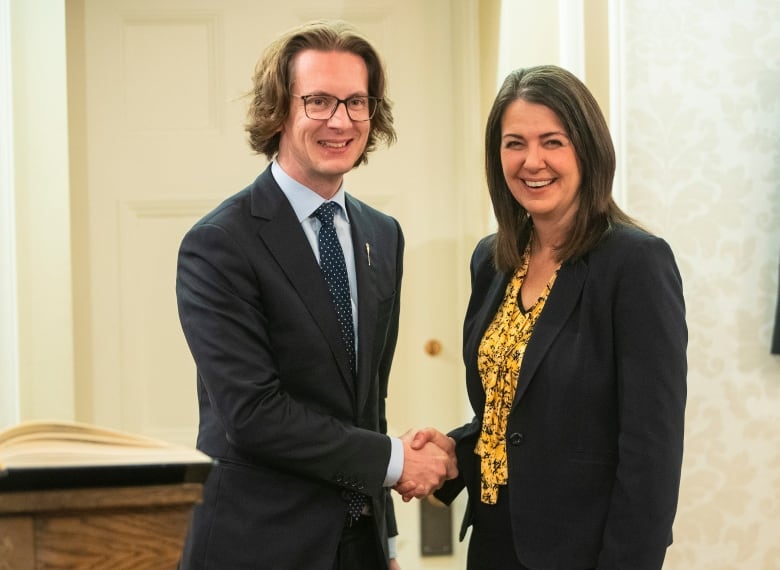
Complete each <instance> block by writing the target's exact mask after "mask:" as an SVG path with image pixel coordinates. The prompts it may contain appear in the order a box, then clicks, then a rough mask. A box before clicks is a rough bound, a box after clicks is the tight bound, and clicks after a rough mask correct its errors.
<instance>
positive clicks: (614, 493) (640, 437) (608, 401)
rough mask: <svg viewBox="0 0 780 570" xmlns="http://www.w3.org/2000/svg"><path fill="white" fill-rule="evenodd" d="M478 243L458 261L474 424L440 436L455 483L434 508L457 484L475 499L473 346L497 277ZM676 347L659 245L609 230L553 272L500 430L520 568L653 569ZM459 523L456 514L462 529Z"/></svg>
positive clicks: (672, 446) (664, 500) (667, 492)
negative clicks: (454, 467)
mask: <svg viewBox="0 0 780 570" xmlns="http://www.w3.org/2000/svg"><path fill="white" fill-rule="evenodd" d="M492 247H493V237H492V236H491V237H488V238H485V239H483V240H482V241H481V242H480V243H479V244H478V245H477V248H476V250H475V251H474V254H473V257H472V261H471V276H472V293H471V300H470V302H469V305H468V309H467V312H466V318H465V325H464V347H463V354H464V359H465V364H466V387H467V390H468V395H469V399H470V401H471V405H472V407H473V410H474V413H475V419H474V420H473V421H472V422H471V423H470V424H467V425H465V426H463V427H462V428H459V429H457V430H455V431H453V432H452V433H451V435H452V436H453V437H455V439H456V441H457V454H458V463H459V468H460V477H459V479H456V480H453V481H451V482H448V483H447V484H445V486H444V487H443V488H442V489H441V490H440V491H439V492H438V493H437V496H438V497H439V498H441V499H443V500H444V501H446V502H449V501H451V500H452V499H453V498H454V496H455V495H456V494H457V493H458V492H459V491H460V488H462V487H463V486H464V485H465V486H467V487H468V490H469V501H470V502H471V501H479V481H480V474H479V458H478V457H477V456H476V455H475V454H474V445H475V443H476V439H477V437H478V434H479V431H480V425H481V420H482V414H483V411H484V406H485V394H484V391H483V388H482V384H481V380H480V376H479V372H478V370H477V350H478V347H479V343H480V341H481V339H482V336H483V334H484V331H485V329H486V328H487V326H488V325H489V324H490V322H491V320H492V319H493V317H494V315H495V313H496V310H497V308H498V306H499V304H500V302H501V300H502V297H503V294H504V291H505V289H506V286H507V283H508V282H509V279H510V277H511V275H505V274H501V273H497V272H496V270H495V268H494V266H493V261H492V260H493V256H492ZM686 346H687V328H686V324H685V307H684V301H683V294H682V284H681V279H680V274H679V272H678V270H677V266H676V264H675V261H674V257H673V255H672V252H671V250H670V248H669V246H668V245H667V244H666V242H664V241H663V240H661V239H659V238H656V237H653V236H650V235H648V234H646V233H644V232H641V231H639V230H635V229H629V228H617V229H614V230H613V231H611V232H610V233H609V234H608V235H607V236H606V237H605V239H604V240H603V241H602V242H601V244H600V245H599V246H598V247H596V248H595V249H594V250H593V251H592V252H590V253H589V254H588V255H587V256H585V258H583V259H580V260H577V261H573V262H569V263H565V264H564V265H563V266H562V267H561V269H560V271H559V273H558V277H557V279H556V281H555V284H554V286H553V288H552V291H551V292H550V296H549V297H548V300H547V302H546V304H545V308H544V310H543V311H542V314H541V315H540V317H539V320H538V321H537V323H536V325H535V328H534V331H533V334H532V337H531V340H530V342H529V344H528V347H527V349H526V352H525V355H524V358H523V362H522V366H521V369H520V372H519V379H518V385H517V393H516V396H515V401H514V405H513V407H512V410H511V412H510V416H509V419H508V426H507V456H508V462H509V484H508V491H509V501H510V511H511V519H512V533H513V537H514V542H515V550H516V551H517V553H518V556H519V557H520V560H521V562H522V563H523V564H524V565H526V566H528V567H530V568H534V569H538V570H552V569H567V570H571V569H574V568H599V570H606V569H615V570H617V569H620V570H625V569H627V568H630V569H631V570H642V569H658V568H661V565H662V562H663V559H664V554H665V551H666V547H667V546H668V545H669V544H670V543H671V535H672V532H671V531H672V521H673V520H674V516H675V511H676V508H677V497H678V490H679V483H680V469H681V462H682V452H683V423H684V413H685V400H686V374H687V364H686ZM472 522H473V521H472V515H471V508H470V506H469V508H468V509H467V513H466V519H465V520H464V528H463V530H462V533H463V532H465V530H466V527H467V526H468V525H469V524H471V523H472ZM462 537H463V534H462V535H461V538H462Z"/></svg>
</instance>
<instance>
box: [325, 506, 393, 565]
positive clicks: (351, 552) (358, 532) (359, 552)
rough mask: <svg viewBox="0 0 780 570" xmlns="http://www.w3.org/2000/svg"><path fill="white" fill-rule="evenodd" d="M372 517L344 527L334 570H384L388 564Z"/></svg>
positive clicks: (362, 518)
mask: <svg viewBox="0 0 780 570" xmlns="http://www.w3.org/2000/svg"><path fill="white" fill-rule="evenodd" d="M383 559H384V551H383V550H382V547H381V546H380V544H379V539H378V538H377V535H376V530H375V529H374V520H373V518H372V517H368V516H365V517H360V519H359V520H358V521H357V522H356V523H353V524H352V525H351V526H349V525H346V526H344V532H343V533H342V535H341V541H340V542H339V548H338V551H337V552H336V561H335V563H334V564H333V570H384V569H385V568H387V563H386V562H385V561H384V560H383Z"/></svg>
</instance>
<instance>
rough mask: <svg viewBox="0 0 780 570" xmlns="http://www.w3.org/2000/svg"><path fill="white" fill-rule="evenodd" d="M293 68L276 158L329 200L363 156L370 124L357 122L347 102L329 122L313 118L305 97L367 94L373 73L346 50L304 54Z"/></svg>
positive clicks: (358, 57) (292, 174) (287, 170)
mask: <svg viewBox="0 0 780 570" xmlns="http://www.w3.org/2000/svg"><path fill="white" fill-rule="evenodd" d="M293 65H294V72H293V89H292V97H291V102H290V115H289V117H288V118H287V120H286V121H285V122H284V124H283V125H282V129H281V138H280V141H279V153H278V154H277V157H276V158H277V161H278V162H279V164H280V165H281V166H282V168H284V170H285V172H287V174H289V175H290V176H291V177H292V178H293V179H295V180H297V181H298V182H300V183H301V184H303V185H304V186H307V187H308V188H311V189H312V190H314V191H315V192H317V194H319V195H320V196H322V197H323V198H330V197H331V196H333V194H335V193H336V191H337V190H338V189H339V187H340V186H341V181H342V178H343V176H344V174H345V173H346V172H349V171H350V170H352V168H353V166H354V165H355V163H356V162H357V160H358V158H359V157H360V155H361V154H363V151H364V150H365V147H366V142H367V141H368V133H369V131H370V129H371V121H352V120H351V119H350V118H349V116H348V115H347V110H346V108H345V107H344V105H343V104H339V105H338V107H337V108H336V112H335V114H334V115H333V116H332V117H331V118H330V119H328V120H315V119H310V118H308V117H307V116H306V113H305V112H304V106H303V99H301V96H306V95H333V96H334V97H338V98H339V99H348V98H349V97H354V96H356V95H363V96H366V95H368V94H369V93H368V70H367V68H366V64H365V62H364V61H363V58H361V57H360V56H358V55H355V54H353V53H349V52H343V51H315V50H304V51H302V52H300V53H299V54H298V55H297V56H296V57H295V59H294V63H293Z"/></svg>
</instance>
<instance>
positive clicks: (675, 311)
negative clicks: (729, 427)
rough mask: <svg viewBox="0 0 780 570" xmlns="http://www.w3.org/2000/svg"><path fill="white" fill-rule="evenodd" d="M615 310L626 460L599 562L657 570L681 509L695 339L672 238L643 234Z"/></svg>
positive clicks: (622, 457) (622, 274)
mask: <svg viewBox="0 0 780 570" xmlns="http://www.w3.org/2000/svg"><path fill="white" fill-rule="evenodd" d="M613 309H614V312H613V327H614V329H613V330H614V347H615V352H614V355H615V363H616V371H617V384H618V385H617V396H618V409H619V412H618V423H619V425H618V430H619V432H618V433H619V435H618V456H619V463H618V467H617V476H616V481H615V485H614V489H613V492H612V497H611V502H610V508H609V512H608V518H607V521H606V526H605V530H604V540H603V549H602V552H601V554H600V557H599V564H598V568H599V569H600V570H606V569H615V570H617V569H624V568H632V569H634V570H643V569H647V570H650V569H654V570H657V569H659V568H661V566H662V564H663V559H664V555H665V552H666V548H667V546H668V545H669V544H670V543H671V534H672V523H673V521H674V517H675V512H676V509H677V499H678V491H679V484H680V471H681V465H682V454H683V428H684V416H685V401H686V375H687V361H686V347H687V340H688V339H687V327H686V323H685V305H684V300H683V291H682V281H681V278H680V274H679V272H678V269H677V266H676V264H675V261H674V257H673V254H672V251H671V249H670V248H669V246H668V245H667V244H666V242H664V241H663V240H661V239H659V238H651V239H648V240H643V241H642V242H641V243H640V244H639V245H638V247H636V248H635V250H634V251H631V252H630V253H629V255H627V256H626V257H625V259H624V260H623V268H622V270H620V271H619V276H618V278H617V284H616V288H615V296H614V305H613Z"/></svg>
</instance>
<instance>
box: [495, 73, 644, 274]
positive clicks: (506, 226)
mask: <svg viewBox="0 0 780 570" xmlns="http://www.w3.org/2000/svg"><path fill="white" fill-rule="evenodd" d="M517 100H523V101H527V102H528V103H535V104H538V105H544V106H545V107H548V108H549V109H550V110H552V111H553V113H555V115H556V116H557V117H558V120H559V121H560V122H561V125H562V126H563V129H564V130H565V131H566V135H567V136H568V137H569V140H571V143H572V146H573V147H574V153H575V154H576V156H577V163H578V165H579V168H580V174H581V181H580V187H579V188H578V190H577V192H578V196H579V207H578V209H577V213H576V214H575V216H574V220H573V222H572V227H571V228H570V230H569V234H568V236H567V237H566V238H565V240H564V242H563V243H560V244H558V247H557V248H556V249H557V256H558V260H559V261H568V260H571V259H575V258H579V257H582V256H583V255H585V254H586V253H587V252H589V251H590V250H591V249H593V248H594V247H595V246H596V244H598V242H599V241H600V240H601V238H602V237H603V236H604V233H605V232H607V231H608V230H609V229H610V228H611V227H612V226H614V225H616V224H625V225H631V226H636V227H639V224H637V222H636V221H634V220H633V219H632V218H631V217H629V216H628V215H627V214H626V213H625V212H623V211H622V210H621V209H620V208H619V207H618V205H617V204H616V203H615V201H614V199H613V197H612V182H613V179H614V176H615V148H614V146H613V144H612V137H611V136H610V134H609V127H608V126H607V121H606V120H605V119H604V115H603V114H602V112H601V109H600V108H599V105H598V103H597V102H596V99H595V98H594V97H593V95H592V94H591V92H590V91H589V90H588V88H587V87H586V86H585V84H584V83H582V81H580V80H579V79H578V78H577V77H576V76H575V75H574V74H573V73H571V72H569V71H567V70H565V69H563V68H561V67H558V66H555V65H541V66H537V67H530V68H526V69H517V70H515V71H513V72H511V73H510V74H509V75H508V76H507V77H506V79H505V80H504V83H503V85H502V86H501V89H499V91H498V95H496V99H495V101H494V102H493V107H492V109H491V110H490V115H489V116H488V121H487V127H486V129H485V173H486V177H487V184H488V190H489V191H490V199H491V201H492V202H493V212H494V213H495V216H496V220H497V222H498V232H497V236H496V240H495V264H496V267H497V268H498V269H499V270H501V271H505V272H512V271H514V270H515V269H516V268H517V267H519V266H520V264H521V261H522V256H523V252H524V251H525V246H526V245H527V244H528V241H529V240H530V239H531V234H532V232H533V220H532V219H531V217H530V216H529V215H528V212H527V211H526V209H525V208H523V206H521V205H520V204H519V203H518V202H517V200H515V198H514V197H513V196H512V193H511V192H510V191H509V187H508V186H507V183H506V179H505V178H504V171H503V167H502V165H501V135H502V132H501V123H502V121H503V118H504V112H505V111H506V109H507V107H508V106H509V105H510V104H511V103H513V102H514V101H517Z"/></svg>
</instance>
